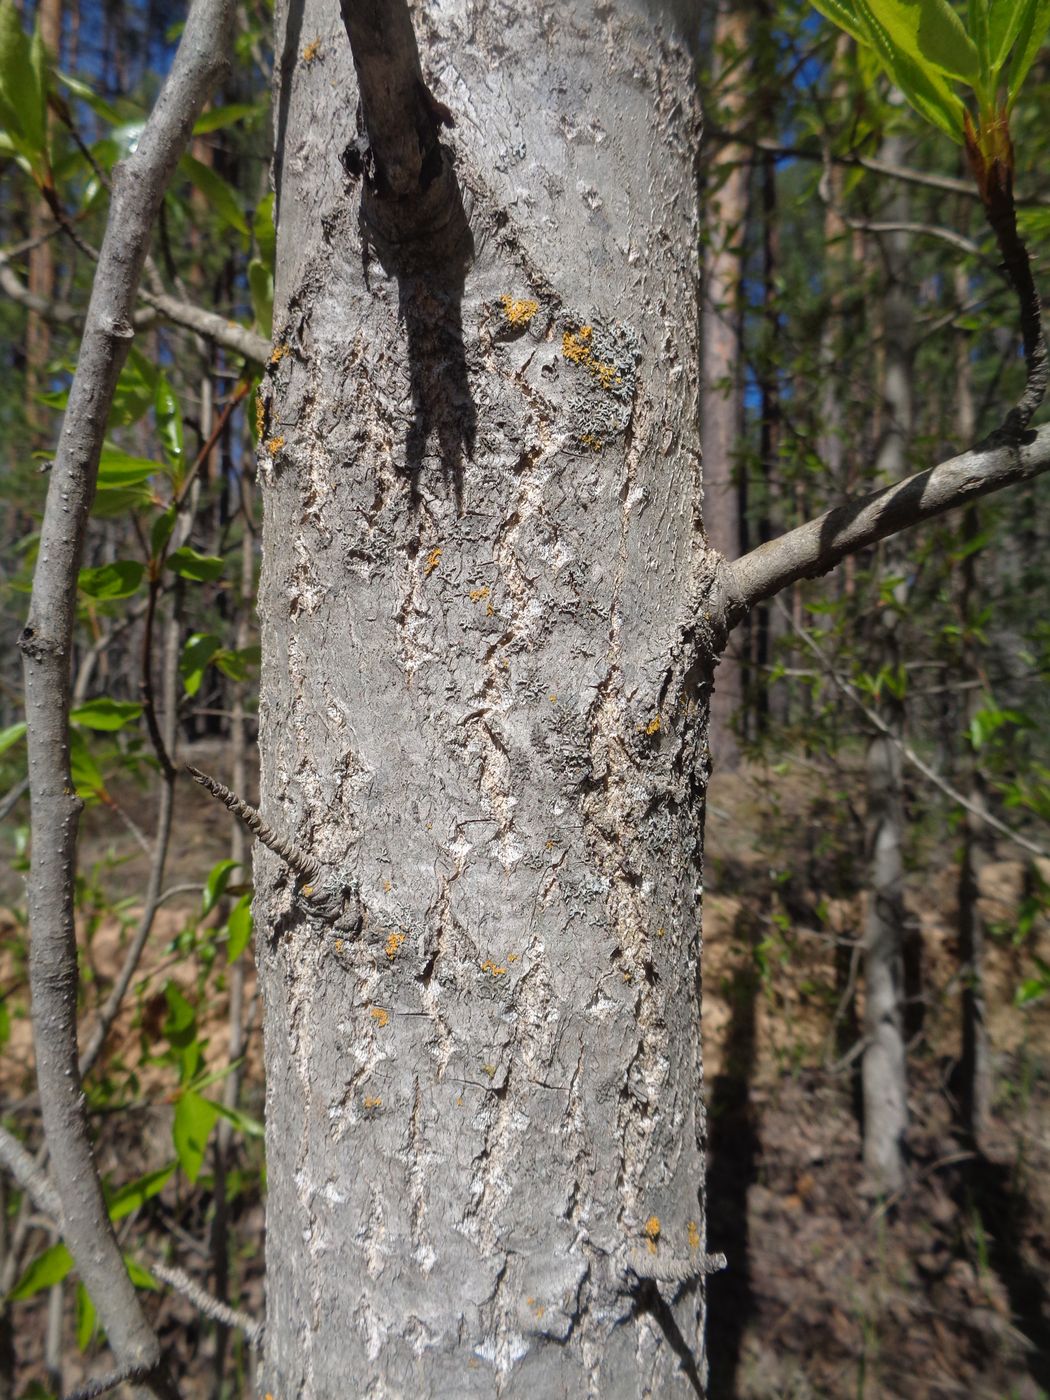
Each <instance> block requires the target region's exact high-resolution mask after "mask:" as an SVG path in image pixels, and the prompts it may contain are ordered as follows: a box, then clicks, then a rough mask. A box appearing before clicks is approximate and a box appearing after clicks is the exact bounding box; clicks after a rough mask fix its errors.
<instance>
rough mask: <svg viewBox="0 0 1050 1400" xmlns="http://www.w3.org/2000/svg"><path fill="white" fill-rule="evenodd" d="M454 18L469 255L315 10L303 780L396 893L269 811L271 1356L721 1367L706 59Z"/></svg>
mask: <svg viewBox="0 0 1050 1400" xmlns="http://www.w3.org/2000/svg"><path fill="white" fill-rule="evenodd" d="M417 22H418V23H419V26H420V27H419V33H418V37H419V47H420V50H421V51H422V52H423V54H424V55H425V58H426V71H427V79H428V82H429V85H430V88H431V90H432V92H433V95H434V98H436V99H437V101H438V102H440V103H444V104H447V106H448V107H449V108H450V109H451V111H452V114H453V115H454V117H455V120H456V127H455V131H454V133H453V134H452V135H451V136H450V137H449V138H446V141H447V145H446V150H445V152H444V154H443V161H444V170H445V171H446V172H451V171H452V167H451V165H450V161H451V160H453V159H454V162H455V164H454V172H452V178H453V180H454V186H455V188H456V189H457V190H458V193H459V196H460V197H461V200H462V206H463V209H464V210H465V211H466V215H467V219H468V221H469V238H465V239H464V244H465V247H466V252H465V253H464V254H462V255H461V256H460V257H459V260H458V261H456V260H455V259H452V260H451V261H450V260H449V259H448V258H446V260H445V261H444V263H443V264H440V263H435V264H434V265H432V266H430V267H428V266H427V265H426V257H425V249H424V250H421V249H420V248H419V246H418V245H417V246H415V247H414V248H413V249H412V250H411V251H410V254H409V253H407V252H406V250H405V249H404V248H403V247H399V246H397V245H396V243H394V241H393V240H392V239H389V238H387V237H386V232H387V226H386V225H384V224H383V220H382V218H381V217H380V216H381V215H382V212H383V211H382V207H380V208H379V209H378V211H377V209H376V203H377V201H378V203H379V204H380V206H381V205H382V200H383V198H384V190H383V187H382V182H381V181H380V182H378V184H377V186H376V188H374V189H372V190H371V191H370V192H369V193H368V196H367V198H366V201H365V209H364V215H363V218H364V219H365V220H368V223H367V224H366V223H364V222H363V221H362V214H361V206H362V184H363V179H362V175H363V177H364V179H365V180H367V178H368V159H369V158H368V157H367V156H363V155H362V143H361V142H357V144H356V145H355V147H354V151H353V152H352V153H351V158H350V159H349V161H348V164H349V167H350V169H351V170H352V171H358V172H359V173H358V174H357V175H353V176H351V177H349V178H348V176H347V175H346V174H344V171H343V169H342V168H341V166H340V162H339V153H340V151H342V150H343V148H344V147H346V146H347V145H348V144H350V143H351V142H355V141H356V139H357V137H358V134H359V133H358V123H357V108H358V93H357V87H356V83H355V78H354V68H353V65H352V63H351V57H350V53H349V49H348V48H347V47H344V46H343V45H342V44H341V43H336V42H335V41H333V42H332V43H331V44H330V45H329V46H327V47H326V49H325V52H324V58H323V61H315V62H313V63H311V64H305V63H299V62H296V59H297V56H298V54H299V53H300V52H301V50H302V47H303V45H304V44H305V43H307V42H309V40H311V39H312V38H313V37H314V36H315V35H318V34H323V33H328V32H329V31H330V14H329V11H328V9H327V7H326V6H324V5H322V4H321V3H320V0H304V3H303V4H302V7H301V8H300V7H299V6H298V5H291V6H289V5H283V6H282V7H280V9H279V15H278V51H279V52H282V53H283V55H284V58H283V61H282V63H281V64H280V75H281V76H280V91H279V93H278V100H277V112H278V133H277V140H278V158H277V167H276V182H277V187H278V190H279V199H280V219H279V227H278V270H277V286H276V301H275V317H274V324H275V327H276V328H277V329H276V332H275V338H276V340H277V348H278V351H279V352H280V353H279V358H278V360H277V363H276V365H275V367H274V371H273V373H272V375H271V376H270V381H269V386H268V391H267V399H266V406H267V415H268V426H267V432H266V442H267V450H266V452H265V453H264V454H263V457H262V461H261V469H260V476H261V479H262V482H263V490H264V501H265V521H264V566H263V577H262V583H261V603H260V613H261V619H262V639H263V655H264V672H263V680H262V699H261V740H260V744H261V753H262V782H261V791H262V802H261V805H262V809H263V815H264V818H265V819H266V821H267V822H269V823H271V824H272V825H273V826H274V827H275V828H277V829H278V830H279V831H282V832H286V833H288V834H290V835H292V837H293V839H294V840H295V841H296V843H297V844H298V845H299V846H300V847H301V848H306V849H309V851H310V852H311V853H312V854H313V855H315V856H316V857H317V858H318V859H319V860H320V861H321V863H322V866H323V867H324V869H323V872H322V876H321V884H322V886H323V887H324V889H328V888H329V887H330V888H334V889H347V890H349V889H351V888H352V889H356V890H358V892H359V895H358V897H359V901H360V913H357V912H356V903H354V904H353V909H354V911H355V912H353V914H352V916H350V915H347V916H340V915H339V914H338V912H335V911H336V910H337V908H338V905H337V904H334V905H332V906H331V908H332V910H333V913H332V914H331V916H330V918H329V920H328V921H326V920H325V919H324V918H319V917H315V916H312V915H311V913H310V910H311V907H316V904H315V905H314V906H311V904H310V898H309V897H308V898H306V899H301V898H298V897H297V894H296V889H295V885H294V883H293V882H292V881H291V879H290V877H289V876H288V875H287V872H286V870H285V868H284V867H283V865H282V863H281V862H280V861H279V860H278V859H277V858H276V857H275V856H273V855H272V854H270V853H269V852H266V851H261V852H259V853H258V856H257V862H256V876H257V889H258V899H257V910H256V912H257V930H258V932H257V942H258V947H257V957H258V963H259V970H260V978H261V984H262V988H263V993H264V996H265V1000H266V1034H265V1042H266V1078H267V1096H268V1101H267V1114H266V1118H267V1163H268V1184H269V1197H268V1207H267V1212H268V1213H267V1271H268V1322H267V1342H266V1360H265V1369H264V1380H263V1389H266V1390H270V1391H271V1392H272V1393H273V1394H275V1395H281V1396H288V1397H291V1396H300V1397H307V1396H316V1397H329V1396H333V1395H346V1394H354V1395H367V1396H370V1397H379V1396H383V1397H393V1396H402V1395H403V1396H424V1395H448V1396H453V1395H454V1396H456V1397H471V1396H496V1395H526V1394H528V1395H543V1396H560V1395H565V1396H582V1395H601V1396H602V1397H608V1398H609V1400H612V1398H613V1397H618V1396H625V1397H626V1396H632V1397H633V1396H640V1395H649V1394H658V1395H661V1396H675V1395H691V1394H694V1393H696V1390H697V1387H698V1386H699V1385H700V1384H701V1381H700V1376H701V1375H702V1372H703V1359H702V1341H701V1337H702V1324H703V1312H704V1290H703V1279H702V1273H703V1269H704V1267H705V1262H706V1259H705V1252H704V1235H705V1231H704V1211H703V1200H702V1185H703V1143H704V1119H703V1110H702V1107H701V1102H700V1096H699V1094H700V1082H701V1065H700V1050H699V1019H700V1007H699V996H698V990H699V986H698V973H699V952H700V929H699V910H698V886H699V870H700V841H699V835H698V833H699V831H700V817H701V803H702V796H703V785H704V780H705V769H706V755H705V752H704V749H703V744H702V734H703V722H704V719H705V712H706V695H707V690H706V687H707V685H708V684H709V679H710V659H711V658H712V657H713V655H714V654H715V653H716V651H717V650H718V647H719V643H720V640H721V639H720V637H718V636H716V635H715V629H716V628H717V625H718V619H719V616H720V610H719V605H718V602H717V599H716V598H711V600H710V602H709V603H708V602H705V600H706V599H708V597H709V594H710V592H711V589H712V587H713V585H714V583H715V568H714V556H713V555H712V554H710V553H709V552H708V551H707V550H706V548H705V545H704V542H703V538H702V535H701V532H700V528H699V518H698V501H699V485H700V481H699V452H698V442H697V423H696V418H697V413H696V409H697V394H698V386H697V373H696V369H697V363H698V343H697V342H698V335H697V266H696V247H697V210H696V199H695V179H694V170H693V162H694V158H695V155H696V150H697V139H698V114H697V111H696V108H695V105H694V101H693V97H692V92H693V78H692V60H691V58H690V56H689V55H688V54H687V52H686V51H685V50H684V49H683V48H682V47H681V45H680V44H678V43H677V42H676V41H674V40H672V38H671V37H670V35H669V34H668V32H667V31H666V30H665V29H664V28H663V27H662V26H661V23H660V22H659V21H656V20H652V19H650V18H648V17H646V16H644V15H642V14H641V13H639V12H637V11H636V10H634V9H633V8H632V7H630V6H629V5H619V6H615V7H613V6H603V7H601V8H595V7H594V6H592V5H591V4H589V3H585V0H576V3H570V4H563V5H559V6H553V5H529V6H518V5H511V4H505V3H494V4H491V5H488V6H485V7H483V8H481V9H480V10H479V9H477V8H476V7H471V6H468V5H467V4H466V3H465V0H463V2H462V3H461V2H460V0H445V3H442V4H440V5H435V6H430V7H428V8H427V10H426V11H425V12H422V13H421V14H420V15H419V16H418V21H417ZM450 150H451V152H453V153H454V154H453V155H450V154H449V151H450ZM372 157H375V158H376V162H377V166H379V165H381V161H380V160H379V159H378V157H376V153H375V152H372ZM442 178H444V176H442ZM398 197H400V194H399V195H398ZM453 204H455V201H453ZM377 228H382V229H383V233H382V234H380V233H379V232H377V231H376V230H377ZM365 230H368V241H369V242H371V244H372V245H373V246H371V247H369V246H367V244H366V241H365V239H364V238H363V231H365ZM446 245H447V240H446ZM705 613H706V614H707V616H705ZM691 620H695V626H696V635H694V634H693V630H692V628H693V622H692V621H691ZM347 907H348V908H350V907H351V906H350V905H348V906H347Z"/></svg>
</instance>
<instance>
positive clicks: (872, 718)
mask: <svg viewBox="0 0 1050 1400" xmlns="http://www.w3.org/2000/svg"><path fill="white" fill-rule="evenodd" d="M777 607H778V608H779V609H780V612H781V614H782V616H783V617H784V620H785V621H786V622H787V624H788V626H789V627H790V628H791V630H792V631H793V632H794V633H795V635H796V636H797V637H799V639H800V640H801V641H802V642H804V643H805V645H806V646H807V647H809V649H810V651H812V653H813V655H814V656H816V658H817V659H818V660H819V662H820V664H821V666H822V667H823V669H824V672H825V674H826V675H827V677H828V679H829V680H830V681H831V682H832V683H833V684H834V685H835V686H836V687H837V688H838V689H839V690H840V691H841V692H842V694H843V695H844V696H845V697H846V699H847V700H849V701H851V702H852V704H854V705H856V707H857V709H858V710H860V712H861V714H863V716H864V718H865V719H866V720H867V721H868V723H869V724H870V725H872V726H873V727H874V728H875V729H877V730H878V731H879V733H880V734H883V735H885V737H886V738H887V739H889V741H890V742H891V743H892V744H893V745H894V747H895V748H896V749H898V751H899V752H900V754H901V757H902V758H905V759H906V760H907V761H908V762H909V763H910V764H911V765H912V767H913V768H915V769H917V770H918V771H919V772H920V773H921V774H922V775H923V777H924V778H926V779H927V781H929V782H931V783H932V784H933V785H934V787H935V788H937V789H938V790H939V791H940V792H943V793H944V795H945V797H947V798H949V799H950V801H952V802H954V803H955V804H956V805H957V806H959V807H962V808H963V809H964V811H967V812H969V813H971V814H972V815H973V816H975V817H977V818H978V819H979V820H980V821H982V822H984V824H985V825H986V826H990V827H992V828H993V830H995V831H998V832H999V834H1000V836H1005V837H1006V839H1007V840H1008V841H1012V842H1013V843H1014V845H1015V846H1020V847H1021V849H1022V850H1024V851H1027V852H1028V853H1029V855H1033V856H1039V857H1041V858H1042V859H1044V860H1046V859H1048V858H1050V850H1047V849H1046V848H1045V847H1044V846H1040V845H1039V844H1038V842H1035V841H1030V840H1029V839H1028V837H1027V836H1022V835H1021V833H1020V832H1019V831H1015V830H1014V829H1013V827H1010V826H1007V825H1006V823H1005V822H1002V821H1000V820H999V818H998V817H995V816H993V815H992V814H991V812H989V811H987V810H986V809H985V808H984V807H981V806H979V805H978V804H976V803H974V802H971V801H970V799H969V798H968V797H966V796H965V794H963V793H961V792H960V791H959V790H958V788H954V787H952V785H951V783H949V782H948V780H947V779H946V778H942V777H941V775H940V773H938V772H937V770H936V769H935V768H931V767H930V765H929V764H928V763H927V762H926V761H925V760H924V759H921V758H920V757H919V755H918V754H917V753H916V752H915V750H914V749H913V748H911V746H910V745H908V744H906V743H904V741H903V740H902V739H899V738H898V737H897V735H896V734H895V733H894V731H893V730H892V728H891V727H890V726H889V725H888V724H887V723H886V721H885V720H884V719H883V718H882V716H881V715H880V714H879V713H878V711H876V710H873V709H872V708H871V706H870V705H868V704H866V703H865V701H864V700H863V698H862V697H861V696H860V695H859V694H858V692H857V690H856V689H855V688H854V687H853V686H852V685H850V683H849V681H847V680H845V679H844V678H843V677H842V676H840V675H839V673H838V672H837V671H836V670H835V667H834V666H833V665H832V663H831V660H830V658H829V657H828V656H827V655H826V654H825V653H824V651H823V650H822V649H821V647H820V645H819V644H818V642H817V641H816V639H815V638H814V637H813V636H812V635H811V634H810V633H809V632H807V631H806V629H805V628H804V627H800V626H799V624H798V623H797V622H796V621H795V619H794V618H793V617H792V616H791V614H790V613H789V612H788V610H787V608H785V607H784V605H783V603H781V602H780V600H779V599H778V600H777Z"/></svg>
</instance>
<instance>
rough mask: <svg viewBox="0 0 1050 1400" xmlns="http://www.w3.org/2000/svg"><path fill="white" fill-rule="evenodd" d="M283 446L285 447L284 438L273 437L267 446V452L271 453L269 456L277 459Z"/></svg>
mask: <svg viewBox="0 0 1050 1400" xmlns="http://www.w3.org/2000/svg"><path fill="white" fill-rule="evenodd" d="M283 446H284V438H283V437H272V438H271V439H270V441H269V442H268V443H267V444H266V450H267V452H269V454H270V456H271V457H276V456H277V454H278V452H280V450H281V448H282V447H283Z"/></svg>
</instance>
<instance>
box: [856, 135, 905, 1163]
mask: <svg viewBox="0 0 1050 1400" xmlns="http://www.w3.org/2000/svg"><path fill="white" fill-rule="evenodd" d="M880 156H881V158H882V159H883V160H885V161H888V162H890V163H892V164H898V165H902V164H904V156H905V147H904V143H903V140H902V138H901V137H898V136H891V137H888V138H887V139H886V140H885V141H884V142H883V143H882V148H881V150H880ZM889 213H890V217H891V218H893V219H899V220H901V221H904V220H906V219H907V215H908V202H907V194H906V193H904V187H903V186H902V187H901V188H900V190H899V191H897V192H895V193H894V195H893V197H892V200H891V208H890V211H889ZM905 240H906V236H905V235H903V234H899V233H889V234H883V235H882V241H881V247H882V253H883V257H884V260H885V263H886V270H887V274H888V286H887V288H886V294H885V298H884V302H883V326H884V330H883V361H882V405H881V409H882V412H881V420H882V421H881V434H880V440H879V448H878V453H877V455H876V462H875V468H876V473H877V479H878V480H879V481H880V482H881V481H891V482H892V481H900V480H901V479H902V478H903V477H904V475H905V471H906V465H907V451H908V446H909V443H910V440H911V434H912V428H913V420H914V413H913V405H912V393H911V378H912V359H913V352H912V345H911V338H912V294H911V293H910V291H909V289H908V287H907V286H906V284H905V281H904V277H905V270H906V268H907V266H908V245H907V242H906V241H905ZM889 550H890V551H892V545H891V546H889ZM891 571H892V565H891ZM905 588H906V585H904V584H901V585H899V586H898V590H897V594H896V596H897V601H898V602H899V603H902V604H903V602H904V600H905V596H906V593H905ZM896 623H897V613H896V612H895V611H894V610H892V609H891V608H885V609H883V610H882V611H881V612H880V613H879V614H878V619H877V622H876V626H875V629H874V632H875V637H874V640H875V643H876V646H877V659H876V662H875V666H873V669H875V668H876V667H878V666H885V667H887V668H888V669H889V670H890V671H893V670H895V669H896V668H897V666H898V665H899V660H900V648H899V645H898V643H897V638H896ZM883 717H884V718H885V720H886V722H887V724H888V726H889V729H890V731H891V733H890V734H878V735H876V737H875V738H874V739H873V740H872V741H871V744H870V745H869V748H868V769H867V772H868V849H869V852H870V859H871V893H870V901H869V906H868V916H867V925H866V930H865V947H864V981H865V1010H864V1031H865V1042H866V1045H865V1051H864V1059H863V1064H862V1068H861V1078H862V1083H863V1093H864V1168H865V1172H866V1174H867V1176H868V1178H869V1180H870V1181H871V1182H872V1184H873V1185H874V1186H876V1187H877V1188H878V1189H879V1190H883V1191H896V1190H899V1189H900V1187H901V1186H902V1185H903V1182H904V1170H905V1167H904V1150H905V1140H906V1134H907V1128H908V1084H907V1056H906V1053H905V1044H904V934H905V929H904V861H903V856H902V853H901V848H902V843H903V832H904V794H903V785H902V780H903V775H902V762H901V751H900V747H899V741H900V739H901V737H902V735H903V732H904V706H903V703H902V702H901V700H899V699H898V698H896V697H894V696H892V695H891V696H889V697H888V699H887V701H886V702H885V704H884V706H883ZM891 736H892V737H891ZM894 739H896V740H897V741H898V742H897V743H895V742H894Z"/></svg>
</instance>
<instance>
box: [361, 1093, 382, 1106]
mask: <svg viewBox="0 0 1050 1400" xmlns="http://www.w3.org/2000/svg"><path fill="white" fill-rule="evenodd" d="M382 1107H383V1100H382V1099H381V1098H373V1097H372V1095H371V1094H366V1095H365V1108H368V1109H371V1108H382Z"/></svg>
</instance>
